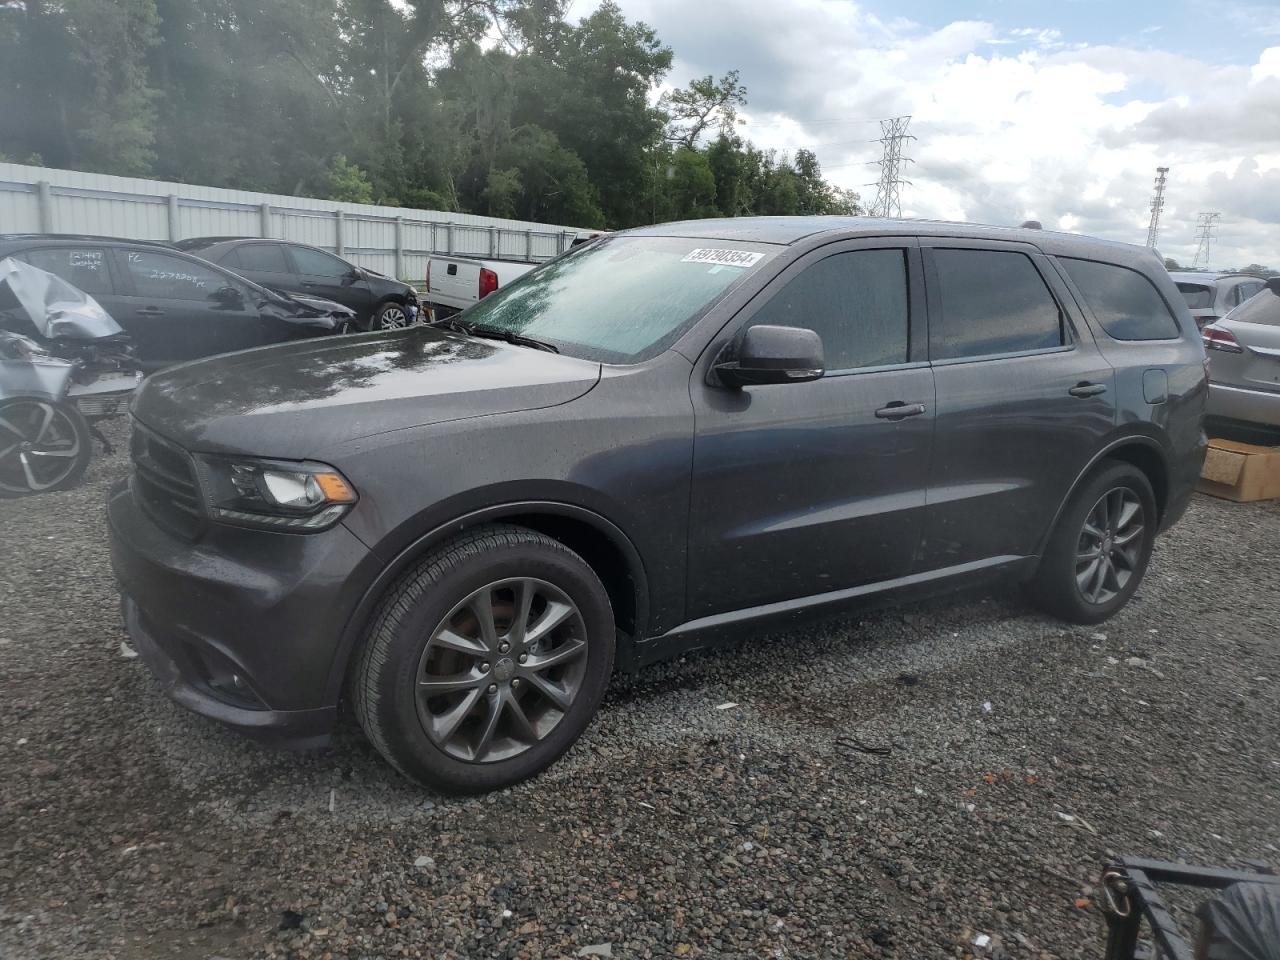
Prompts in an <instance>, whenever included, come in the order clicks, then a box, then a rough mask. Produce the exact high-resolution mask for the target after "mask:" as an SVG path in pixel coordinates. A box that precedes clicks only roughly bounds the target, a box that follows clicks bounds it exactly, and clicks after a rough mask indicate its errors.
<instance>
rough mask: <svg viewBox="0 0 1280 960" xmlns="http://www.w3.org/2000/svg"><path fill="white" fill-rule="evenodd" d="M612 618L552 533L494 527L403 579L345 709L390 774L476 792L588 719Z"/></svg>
mask: <svg viewBox="0 0 1280 960" xmlns="http://www.w3.org/2000/svg"><path fill="white" fill-rule="evenodd" d="M613 630H614V626H613V613H612V610H611V609H610V606H609V601H608V596H607V594H606V593H605V590H604V587H603V586H602V585H601V583H600V581H599V579H598V578H597V577H596V575H595V573H594V572H593V571H592V570H591V568H590V567H589V566H588V565H587V564H586V562H585V561H584V560H583V559H582V558H581V557H579V556H578V555H577V554H576V553H574V552H573V551H571V550H569V549H568V548H567V547H565V546H564V545H563V544H560V543H558V542H557V541H555V540H552V539H550V538H549V537H546V536H543V535H542V534H539V533H535V532H534V531H532V530H526V529H524V528H522V527H513V526H490V527H484V528H481V529H479V530H477V531H475V532H473V533H470V534H467V535H465V536H463V537H459V538H458V539H456V540H453V541H451V542H450V543H448V544H445V545H444V546H443V547H441V548H440V549H439V550H437V551H436V552H434V553H433V554H431V555H430V556H428V557H427V558H426V559H424V560H423V561H422V562H421V563H419V564H418V565H417V566H416V567H415V568H414V569H413V570H412V571H410V572H409V573H408V574H406V575H405V577H404V578H403V579H402V580H401V581H400V582H399V584H398V585H397V586H396V587H395V588H394V589H393V590H392V592H391V593H390V595H389V596H388V598H387V599H386V600H385V601H384V603H383V605H382V607H381V609H380V610H379V612H378V613H377V614H376V616H375V618H374V622H373V625H372V627H371V631H370V635H369V638H368V641H367V643H366V645H365V647H364V649H363V651H362V653H361V656H360V658H359V661H358V662H357V664H356V667H355V670H354V673H353V677H352V681H353V704H354V707H355V713H356V716H357V717H358V718H359V720H360V724H361V726H362V727H363V728H364V731H365V734H366V735H367V736H368V737H369V740H370V741H371V742H372V743H373V745H374V746H375V747H377V749H378V750H379V752H381V753H382V754H383V756H385V757H386V758H387V759H388V760H389V761H390V762H391V763H392V764H393V765H394V766H395V767H396V768H398V769H399V770H400V771H401V772H403V773H404V774H406V775H407V776H409V777H410V778H412V779H414V780H416V781H418V782H419V783H423V784H426V785H428V786H432V787H436V788H437V789H441V790H444V791H447V792H451V793H478V792H482V791H486V790H494V789H497V788H499V787H504V786H507V785H509V784H512V783H516V782H518V781H520V780H524V779H526V778H527V777H531V776H533V775H535V774H537V773H539V772H540V771H542V770H544V769H545V768H546V767H547V766H549V765H550V764H551V763H553V762H554V761H555V760H556V759H557V758H558V757H559V756H560V755H561V754H562V753H564V751H565V750H567V749H568V748H569V747H570V745H572V743H573V742H574V741H575V740H576V739H577V738H578V736H579V735H580V734H581V733H582V731H583V730H584V729H585V728H586V726H587V724H588V723H589V722H590V720H591V717H592V716H593V715H594V714H595V711H596V708H597V707H598V706H599V704H600V700H601V698H602V697H603V695H604V691H605V688H606V686H607V685H608V681H609V674H610V672H611V670H612V667H613V646H614V643H613Z"/></svg>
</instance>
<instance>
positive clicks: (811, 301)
mask: <svg viewBox="0 0 1280 960" xmlns="http://www.w3.org/2000/svg"><path fill="white" fill-rule="evenodd" d="M761 324H772V325H774V326H780V327H806V328H808V329H810V330H812V331H813V332H814V333H816V334H818V336H820V337H821V338H822V348H823V352H824V353H825V355H826V361H827V371H828V373H839V372H840V371H842V370H856V369H858V368H861V367H881V366H888V365H891V364H895V363H906V362H907V331H908V312H907V259H906V251H905V250H903V249H900V248H898V249H888V250H851V251H848V252H846V253H837V254H833V255H832V256H829V257H827V258H826V259H824V260H820V261H818V262H817V263H815V264H813V265H811V266H809V267H807V268H805V270H804V271H803V272H802V273H800V274H799V275H798V276H796V277H794V278H793V279H792V280H790V281H789V282H788V283H787V285H786V286H785V287H783V288H782V289H781V290H780V291H778V293H777V294H775V295H774V297H773V298H772V299H771V300H770V301H769V302H768V303H766V304H765V305H764V306H763V307H762V308H761V309H760V310H759V311H758V312H757V313H756V315H755V316H754V317H752V319H751V325H752V326H758V325H761Z"/></svg>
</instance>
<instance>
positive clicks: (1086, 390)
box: [1067, 380, 1107, 397]
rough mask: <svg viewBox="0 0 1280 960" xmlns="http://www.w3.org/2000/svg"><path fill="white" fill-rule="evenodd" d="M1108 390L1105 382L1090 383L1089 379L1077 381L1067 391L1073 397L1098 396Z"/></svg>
mask: <svg viewBox="0 0 1280 960" xmlns="http://www.w3.org/2000/svg"><path fill="white" fill-rule="evenodd" d="M1106 392H1107V385H1106V384H1105V383H1089V382H1088V381H1087V380H1086V381H1082V382H1081V383H1077V384H1076V385H1075V386H1074V387H1072V388H1071V389H1070V390H1068V391H1067V393H1069V394H1071V395H1072V396H1073V397H1096V396H1097V395H1098V394H1100V393H1106Z"/></svg>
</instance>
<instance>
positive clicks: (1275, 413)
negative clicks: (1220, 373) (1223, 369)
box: [1205, 383, 1280, 427]
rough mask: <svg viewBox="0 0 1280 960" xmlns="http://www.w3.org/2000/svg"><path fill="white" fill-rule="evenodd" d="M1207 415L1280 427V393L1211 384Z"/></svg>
mask: <svg viewBox="0 0 1280 960" xmlns="http://www.w3.org/2000/svg"><path fill="white" fill-rule="evenodd" d="M1205 415H1206V416H1209V417H1215V418H1217V419H1220V420H1235V421H1238V422H1241V423H1260V424H1265V425H1266V426H1271V427H1280V393H1277V392H1275V391H1271V390H1250V389H1248V388H1247V387H1229V386H1226V385H1225V384H1221V383H1210V384H1209V406H1208V408H1207V409H1206V410H1205Z"/></svg>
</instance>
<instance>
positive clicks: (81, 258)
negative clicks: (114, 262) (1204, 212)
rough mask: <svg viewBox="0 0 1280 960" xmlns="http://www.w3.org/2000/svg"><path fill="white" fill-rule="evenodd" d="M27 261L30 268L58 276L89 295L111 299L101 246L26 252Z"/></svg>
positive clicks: (104, 255)
mask: <svg viewBox="0 0 1280 960" xmlns="http://www.w3.org/2000/svg"><path fill="white" fill-rule="evenodd" d="M26 259H27V262H28V263H29V264H31V265H32V266H33V267H39V268H40V269H41V270H47V271H48V272H49V273H52V274H54V275H55V276H58V277H61V278H62V279H63V280H65V281H67V283H69V284H71V285H72V286H73V287H79V288H80V289H81V290H83V291H84V292H85V293H87V294H89V295H90V296H95V295H98V294H102V295H106V296H110V295H111V294H112V293H114V292H115V288H114V287H112V285H111V271H110V270H109V269H107V255H106V251H104V250H103V249H102V248H101V247H43V248H39V249H36V250H28V251H27V253H26Z"/></svg>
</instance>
